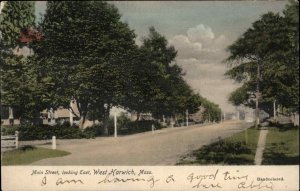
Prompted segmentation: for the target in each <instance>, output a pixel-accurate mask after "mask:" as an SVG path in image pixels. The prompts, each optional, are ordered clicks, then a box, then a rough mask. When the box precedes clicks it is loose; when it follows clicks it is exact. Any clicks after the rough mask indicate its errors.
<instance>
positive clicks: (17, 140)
mask: <svg viewBox="0 0 300 191" xmlns="http://www.w3.org/2000/svg"><path fill="white" fill-rule="evenodd" d="M15 139H16V149H18V148H19V131H15Z"/></svg>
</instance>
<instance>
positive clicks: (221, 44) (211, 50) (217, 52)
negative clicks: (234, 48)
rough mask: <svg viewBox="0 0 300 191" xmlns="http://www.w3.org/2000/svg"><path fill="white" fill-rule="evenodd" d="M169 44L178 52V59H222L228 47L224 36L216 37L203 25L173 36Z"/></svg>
mask: <svg viewBox="0 0 300 191" xmlns="http://www.w3.org/2000/svg"><path fill="white" fill-rule="evenodd" d="M169 42H170V44H171V45H173V46H174V47H175V48H176V49H177V50H178V58H180V59H190V58H195V59H198V60H220V59H224V58H225V56H226V52H225V48H226V46H228V40H227V39H226V37H225V36H224V35H219V36H216V35H215V34H214V32H213V30H212V29H211V28H210V27H209V26H205V25H203V24H200V25H198V26H196V27H193V28H189V29H188V30H187V32H186V34H184V35H183V34H180V35H175V36H174V37H172V38H171V39H170V40H169Z"/></svg>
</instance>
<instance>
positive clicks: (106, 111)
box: [102, 106, 110, 136]
mask: <svg viewBox="0 0 300 191" xmlns="http://www.w3.org/2000/svg"><path fill="white" fill-rule="evenodd" d="M109 111H110V108H109V106H108V107H107V108H106V109H104V117H103V128H102V134H103V135H104V136H108V135H109V133H108V120H109Z"/></svg>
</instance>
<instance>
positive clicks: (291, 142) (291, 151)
mask: <svg viewBox="0 0 300 191" xmlns="http://www.w3.org/2000/svg"><path fill="white" fill-rule="evenodd" d="M263 157H264V159H263V162H262V164H264V165H298V164H299V128H294V127H293V126H292V125H289V124H287V125H281V126H279V127H273V128H270V130H269V132H268V135H267V143H266V147H265V150H264V155H263Z"/></svg>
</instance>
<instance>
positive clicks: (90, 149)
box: [31, 121, 250, 166]
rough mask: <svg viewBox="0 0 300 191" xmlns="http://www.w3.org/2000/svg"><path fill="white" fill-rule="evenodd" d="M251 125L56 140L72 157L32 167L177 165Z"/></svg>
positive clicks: (234, 123)
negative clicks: (201, 149) (207, 146)
mask: <svg viewBox="0 0 300 191" xmlns="http://www.w3.org/2000/svg"><path fill="white" fill-rule="evenodd" d="M249 126H250V125H249V124H246V123H241V122H234V121H227V122H223V123H222V124H212V125H206V126H199V125H198V126H197V125H195V126H189V127H177V128H167V129H162V130H158V131H155V132H154V133H152V132H146V133H141V134H135V135H130V136H123V137H117V138H114V137H99V138H96V139H89V140H87V139H80V140H57V143H58V145H57V149H60V150H65V151H69V152H71V153H72V154H70V155H68V156H65V157H59V158H49V159H43V160H40V161H37V162H35V163H33V164H31V165H109V166H110V165H174V164H176V163H177V162H178V160H179V159H180V157H181V156H183V155H184V154H186V153H188V152H189V151H191V150H195V149H198V148H200V147H201V146H203V145H206V144H209V143H211V142H214V141H216V140H217V139H218V137H222V138H224V137H228V136H230V135H232V134H234V133H237V132H240V131H242V130H243V129H245V128H247V127H249ZM50 146H51V145H48V146H47V145H46V146H45V147H50Z"/></svg>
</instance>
